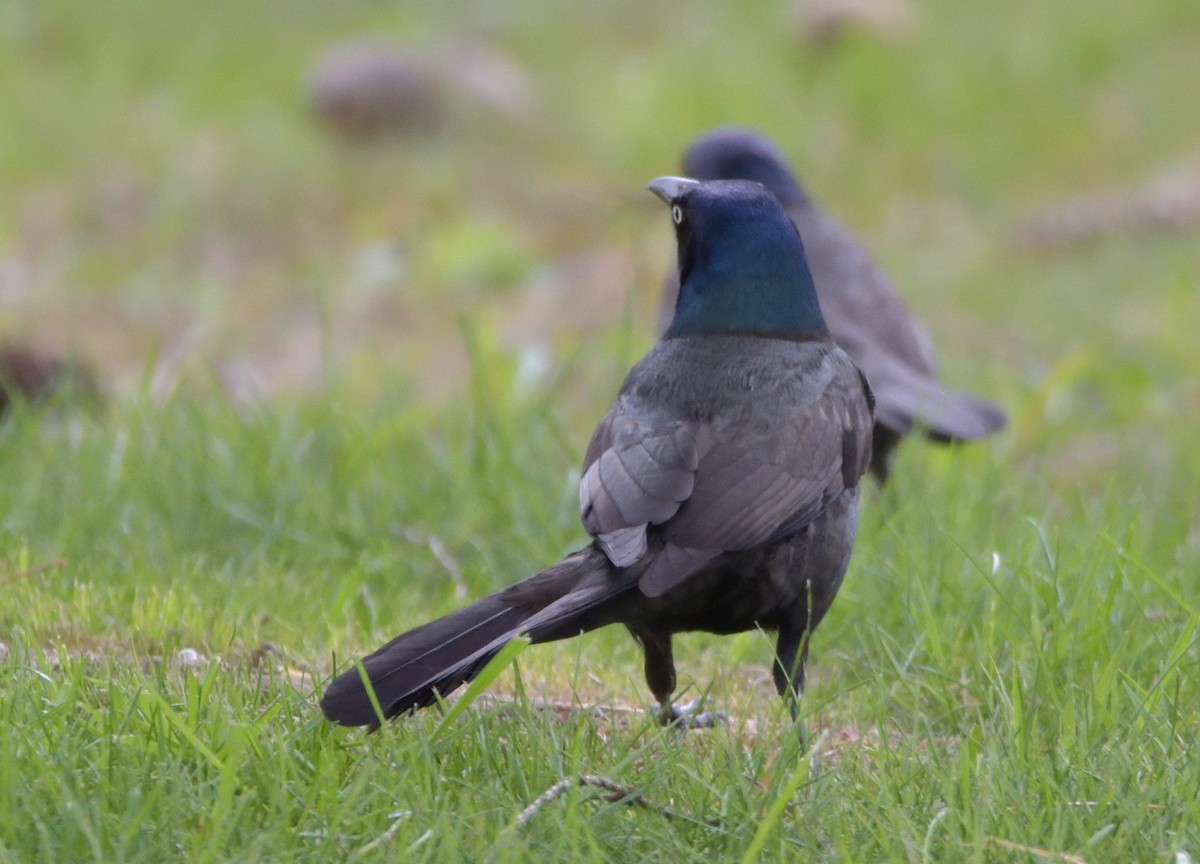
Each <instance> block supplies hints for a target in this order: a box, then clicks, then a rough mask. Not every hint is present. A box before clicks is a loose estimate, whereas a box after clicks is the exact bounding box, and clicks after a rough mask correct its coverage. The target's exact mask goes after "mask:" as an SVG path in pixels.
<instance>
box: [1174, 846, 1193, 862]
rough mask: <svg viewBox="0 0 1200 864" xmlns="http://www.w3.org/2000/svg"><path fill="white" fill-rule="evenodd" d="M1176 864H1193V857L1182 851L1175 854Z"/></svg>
mask: <svg viewBox="0 0 1200 864" xmlns="http://www.w3.org/2000/svg"><path fill="white" fill-rule="evenodd" d="M1175 864H1192V856H1191V855H1189V854H1188V853H1186V852H1184V851H1183V850H1182V849H1179V850H1176V852H1175Z"/></svg>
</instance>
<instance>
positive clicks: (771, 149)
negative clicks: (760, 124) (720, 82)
mask: <svg viewBox="0 0 1200 864" xmlns="http://www.w3.org/2000/svg"><path fill="white" fill-rule="evenodd" d="M683 173H684V174H685V175H686V176H688V177H694V178H696V179H697V180H753V181H755V182H756V183H761V184H762V185H764V186H766V187H767V189H768V191H770V192H771V194H772V195H774V196H775V197H776V198H778V199H779V203H781V204H782V205H783V206H784V207H798V206H800V205H802V204H806V203H808V195H807V194H805V192H804V189H803V188H801V186H800V183H799V182H798V181H797V180H796V178H795V177H794V176H793V175H792V172H791V171H790V170H789V169H788V166H787V160H786V159H785V158H784V156H783V153H781V152H780V151H779V148H778V147H776V146H775V145H774V144H772V143H771V142H770V141H768V140H767V139H766V138H765V137H764V136H762V135H760V134H758V133H757V132H755V131H753V130H751V129H742V128H738V127H734V126H725V127H720V128H717V129H713V130H711V131H709V132H705V133H704V134H703V135H701V136H700V137H698V138H696V139H695V140H694V141H692V143H691V144H690V145H689V146H688V149H687V150H686V151H684V154H683Z"/></svg>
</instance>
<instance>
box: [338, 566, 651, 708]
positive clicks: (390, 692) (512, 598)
mask: <svg viewBox="0 0 1200 864" xmlns="http://www.w3.org/2000/svg"><path fill="white" fill-rule="evenodd" d="M636 584H637V575H636V574H626V573H624V571H618V570H616V568H614V567H613V566H612V564H611V563H609V561H608V558H607V557H606V556H605V554H604V553H603V552H602V551H600V550H599V549H598V548H596V547H595V546H589V547H587V548H585V549H581V550H579V551H578V552H575V553H574V554H572V555H569V556H567V557H566V558H564V559H563V560H562V561H560V562H559V563H557V564H555V565H554V566H553V567H550V568H548V569H546V570H543V571H542V572H540V573H537V574H535V575H533V576H530V577H529V578H528V579H524V580H522V581H520V582H518V583H517V584H515V585H512V586H510V587H508V588H506V589H504V590H503V591H501V592H499V593H498V594H493V595H492V596H491V597H485V598H484V599H482V600H478V601H476V602H474V603H472V604H471V605H469V606H466V607H464V608H462V609H459V610H458V611H457V612H451V613H450V614H449V615H446V616H445V617H443V618H438V619H437V620H436V621H431V622H429V623H428V624H424V625H422V626H420V627H417V628H416V629H415V630H409V631H408V632H407V633H402V634H401V635H399V636H397V637H396V638H395V639H393V640H392V641H391V642H388V643H387V644H386V645H384V646H383V647H382V648H380V649H379V650H377V651H376V652H375V653H373V654H371V655H370V656H369V657H365V658H363V661H362V669H361V670H360V669H359V667H358V665H357V664H356V665H355V666H354V667H352V668H350V669H347V670H346V671H345V672H343V673H342V674H341V675H339V676H338V677H337V678H335V679H334V680H333V682H332V683H331V684H330V685H329V687H327V688H326V690H325V695H324V696H323V697H322V698H321V710H322V711H324V712H325V716H326V717H328V718H329V719H330V720H332V721H333V722H334V723H338V724H340V725H342V726H378V725H379V723H380V721H381V719H383V718H388V717H395V716H396V715H398V714H403V713H404V712H405V711H408V710H411V709H415V708H424V707H426V706H428V705H431V704H433V703H434V702H436V701H437V698H438V696H439V695H440V696H445V695H447V694H449V693H450V692H451V691H453V690H454V689H455V688H456V687H459V686H461V685H462V684H465V683H466V682H468V681H470V680H471V679H472V678H474V677H475V676H476V675H478V674H479V673H480V671H481V670H482V669H483V667H484V666H486V665H487V662H488V661H489V660H491V659H492V657H494V656H495V655H496V654H497V653H498V652H499V651H500V649H501V648H503V647H504V646H505V644H507V643H508V641H509V640H510V639H512V638H513V637H514V636H517V635H518V634H524V635H526V636H528V637H529V638H530V639H531V640H532V641H534V642H549V641H551V640H554V639H563V638H566V637H568V636H574V635H576V634H578V633H581V632H583V631H584V630H591V629H593V628H595V627H598V626H600V625H601V624H604V623H608V622H607V620H603V619H602V616H598V615H597V607H598V606H600V605H601V604H603V603H604V601H606V600H609V599H611V598H612V597H614V596H616V595H618V594H620V593H622V592H623V591H625V590H628V589H629V588H630V587H631V586H633V585H636ZM363 672H365V673H366V677H367V679H368V680H369V681H370V683H371V690H372V691H373V692H374V694H375V698H376V700H377V701H378V703H379V710H380V711H381V712H382V718H381V717H380V713H379V711H376V708H375V706H374V705H373V704H372V701H371V698H370V696H369V695H368V693H367V688H366V687H365V686H364V683H363Z"/></svg>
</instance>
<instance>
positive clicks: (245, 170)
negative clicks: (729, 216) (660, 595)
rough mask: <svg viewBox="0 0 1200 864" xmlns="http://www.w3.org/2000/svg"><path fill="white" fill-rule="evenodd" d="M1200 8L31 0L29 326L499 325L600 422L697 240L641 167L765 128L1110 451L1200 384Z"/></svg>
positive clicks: (908, 288) (25, 9)
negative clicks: (706, 138)
mask: <svg viewBox="0 0 1200 864" xmlns="http://www.w3.org/2000/svg"><path fill="white" fill-rule="evenodd" d="M1198 35H1200V6H1198V5H1197V4H1195V3H1194V2H1191V0H1156V2H1143V3H1137V4H1131V3H1127V2H1120V0H1064V2H1058V3H1052V4H1050V3H1041V2H1027V0H1018V2H1015V3H1011V4H1003V5H1000V6H998V5H996V4H991V3H977V2H967V3H963V2H957V0H782V2H769V3H758V4H744V3H730V2H715V0H708V2H698V3H692V4H688V5H687V6H686V7H682V6H679V5H677V4H665V3H647V2H644V0H640V2H636V3H634V2H612V3H605V4H595V3H571V2H568V3H545V2H532V0H489V2H464V3H456V4H446V3H441V2H436V3H435V2H421V0H417V2H409V3H403V4H398V3H390V4H383V3H370V2H361V0H356V2H347V3H338V4H331V3H315V2H305V0H290V2H281V0H267V2H262V3H253V4H247V3H242V2H230V0H212V2H209V3H204V4H194V3H184V2H179V0H161V2H157V3H153V4H146V3H141V2H131V0H110V2H107V3H103V4H78V3H74V2H66V0H36V2H33V0H7V2H5V3H3V4H0V118H2V119H0V343H2V344H4V345H9V346H28V348H29V349H30V350H31V351H34V352H37V353H40V354H41V355H50V356H65V357H77V358H81V359H82V360H83V361H84V362H86V363H87V364H89V365H90V366H91V368H92V369H93V370H94V372H95V375H96V377H97V378H98V379H99V380H100V382H101V386H102V387H103V388H104V389H105V390H106V391H108V392H110V393H112V394H115V395H116V396H117V398H120V397H121V396H122V395H124V394H131V393H135V392H138V391H139V389H140V388H142V387H147V388H149V389H150V390H151V391H152V392H156V393H167V392H171V391H172V390H174V389H176V388H178V387H179V386H195V387H198V388H202V387H209V386H213V385H215V386H216V387H218V388H219V389H221V390H223V391H225V392H227V393H229V394H230V395H231V396H232V397H233V398H235V399H239V400H240V399H254V398H260V397H278V396H280V395H283V394H303V393H310V392H314V391H319V390H320V389H321V388H322V387H324V386H326V385H327V384H328V382H329V381H330V380H331V379H332V378H333V377H336V378H337V380H338V381H339V384H340V385H341V386H344V387H346V388H348V390H349V392H352V393H361V394H362V396H363V398H364V399H370V398H371V396H372V394H373V393H374V392H375V389H376V388H377V387H378V385H379V382H380V380H382V379H388V378H396V377H399V378H401V379H403V380H406V381H410V382H412V385H413V387H414V391H415V393H416V394H417V396H419V397H425V398H430V399H435V400H436V399H445V398H447V397H452V396H454V395H455V394H457V393H459V392H460V391H461V389H462V387H463V384H464V381H465V378H466V375H467V370H468V361H467V352H466V349H465V348H464V339H463V338H462V333H463V328H464V327H467V328H469V330H470V332H471V333H472V334H474V336H473V337H472V338H478V339H479V340H481V341H482V342H483V343H485V344H487V345H490V346H493V347H494V348H495V350H496V351H497V352H498V353H499V355H501V356H504V357H507V358H509V359H510V360H511V362H512V364H514V367H515V369H516V370H517V371H516V373H515V374H516V375H517V378H518V379H519V380H521V381H528V382H533V383H536V382H537V381H538V380H541V379H543V378H545V377H547V376H554V375H557V374H559V373H560V371H561V370H562V368H563V366H564V363H566V360H565V359H564V358H574V359H573V360H572V361H571V362H570V364H569V367H570V368H569V369H568V371H567V373H566V374H568V375H574V376H575V377H578V378H579V379H580V380H579V381H578V382H576V383H577V385H578V386H575V385H572V386H570V387H567V388H565V390H564V391H563V392H564V393H565V397H564V398H568V399H569V398H571V396H572V394H578V397H579V402H580V404H581V405H585V406H589V407H588V408H587V415H588V416H594V414H595V410H596V406H599V405H602V404H603V403H604V402H606V401H607V399H608V398H609V394H611V392H612V388H613V387H614V386H615V382H616V380H618V378H619V375H620V373H621V372H622V371H623V370H624V369H625V368H626V367H627V366H628V364H629V362H631V361H632V360H633V359H634V358H635V357H636V356H637V354H638V353H640V351H641V350H643V349H644V348H645V347H646V346H647V345H648V344H649V343H650V342H651V341H652V338H653V337H652V326H653V318H654V306H655V303H656V300H657V294H658V290H659V285H660V279H661V274H662V272H663V271H664V269H665V268H666V267H667V265H668V262H669V261H670V258H671V256H672V255H673V241H672V237H671V232H670V228H669V225H668V222H667V219H666V216H665V214H664V213H663V212H662V210H661V207H660V206H659V204H658V202H656V201H655V200H654V199H653V198H652V196H650V195H649V194H647V193H645V192H644V191H643V187H644V185H645V183H646V182H647V181H648V180H649V179H650V178H652V177H654V176H657V175H661V174H665V173H672V172H675V171H677V170H678V162H679V156H680V153H681V151H682V149H683V147H684V146H685V145H686V143H687V142H688V141H689V140H690V139H691V138H692V137H693V136H694V135H696V134H697V133H699V132H701V131H703V130H705V129H706V128H708V127H710V126H712V125H716V124H724V123H738V124H745V125H750V126H754V127H757V128H758V129H760V130H761V131H763V132H764V133H766V134H767V135H768V136H770V137H771V138H773V139H774V140H775V141H776V142H778V143H779V144H780V146H781V147H782V148H783V149H784V151H785V152H786V153H787V154H788V156H789V158H790V159H791V161H792V164H793V166H794V167H795V168H796V170H797V171H798V173H799V174H800V176H801V178H802V180H803V181H804V182H806V184H807V185H808V187H809V189H810V191H811V193H812V194H813V196H814V197H815V198H816V199H817V201H818V202H819V203H820V204H822V205H823V206H824V207H825V208H826V209H827V210H828V211H829V212H830V213H832V214H833V215H834V216H835V218H837V219H839V220H840V221H842V222H843V223H844V224H846V225H847V227H849V228H851V229H852V230H853V231H855V232H856V233H858V234H859V236H860V237H861V238H862V239H863V240H864V242H865V244H866V245H867V247H868V248H869V249H870V250H871V251H872V252H873V254H874V255H875V256H876V257H877V258H878V260H879V261H880V263H881V264H882V265H883V267H884V269H885V270H886V271H887V272H888V273H889V274H890V275H891V276H892V278H893V279H894V281H895V283H896V285H897V286H898V288H899V290H900V292H901V294H902V295H903V296H904V297H905V298H906V300H907V301H908V303H909V304H910V306H911V307H912V308H913V309H914V311H915V312H916V313H917V315H918V317H920V318H921V319H922V320H924V322H925V323H926V324H927V326H928V327H929V329H930V331H931V333H932V336H933V339H934V342H935V344H936V346H937V348H938V351H939V354H940V358H941V364H942V374H943V377H944V378H945V379H946V380H947V381H948V383H950V384H951V385H953V386H957V387H960V388H964V389H971V390H973V391H975V392H978V393H981V394H987V395H990V396H992V397H994V398H997V399H998V400H999V401H1001V402H1004V403H1005V404H1007V405H1008V407H1009V408H1010V410H1011V412H1012V414H1013V431H1012V434H1011V436H1010V437H1009V438H1008V439H1007V440H1008V444H1007V445H1004V446H1011V447H1013V448H1015V451H1016V456H1017V458H1018V459H1020V458H1022V456H1023V454H1024V455H1026V456H1028V458H1030V459H1033V458H1035V454H1037V453H1042V452H1045V451H1046V447H1047V444H1048V438H1047V436H1049V438H1050V439H1053V438H1056V437H1057V438H1060V439H1061V440H1064V441H1065V440H1069V439H1070V438H1072V437H1073V434H1074V430H1075V429H1078V426H1079V423H1080V422H1084V423H1086V424H1088V425H1089V427H1093V428H1094V429H1096V430H1118V429H1121V428H1124V429H1126V431H1128V432H1130V433H1131V434H1130V436H1129V437H1128V439H1126V438H1125V437H1124V436H1117V437H1113V435H1111V434H1108V433H1103V434H1096V435H1094V436H1092V437H1091V438H1090V439H1089V442H1090V443H1088V444H1087V445H1086V446H1081V447H1070V448H1064V449H1062V450H1061V451H1060V452H1057V453H1055V454H1054V457H1053V458H1054V460H1055V461H1054V464H1053V465H1052V466H1051V467H1052V468H1054V469H1055V470H1057V471H1059V472H1061V473H1062V474H1064V475H1065V476H1070V477H1071V478H1072V479H1079V478H1080V477H1084V478H1086V477H1087V476H1088V475H1091V476H1094V477H1096V478H1099V477H1103V476H1104V475H1105V473H1106V472H1107V471H1108V470H1109V469H1110V468H1111V467H1112V466H1113V465H1114V464H1115V463H1117V462H1119V461H1120V459H1121V455H1122V451H1123V448H1124V447H1125V446H1126V445H1127V442H1128V445H1129V446H1140V443H1141V439H1140V436H1139V434H1138V430H1139V429H1140V428H1141V427H1142V426H1144V425H1150V426H1153V425H1156V424H1158V423H1160V422H1166V421H1170V420H1172V419H1174V418H1175V417H1177V416H1178V415H1179V413H1180V412H1181V411H1192V412H1194V411H1195V409H1196V408H1197V407H1200V393H1198V389H1197V383H1196V381H1195V378H1194V376H1193V375H1192V374H1191V372H1189V368H1188V364H1189V363H1192V362H1193V361H1192V357H1193V355H1194V353H1195V332H1196V329H1197V325H1198V324H1200V311H1198V301H1197V291H1196V287H1197V280H1198V277H1200V253H1198V251H1197V243H1196V241H1197V238H1198V236H1200V233H1198V232H1200V229H1198V227H1197V226H1198V225H1200V221H1198V217H1200V102H1197V99H1196V94H1195V82H1196V81H1200V51H1197V50H1196V45H1197V36H1198ZM589 352H595V354H594V355H593V354H590V353H589ZM597 356H598V357H599V358H600V359H597ZM581 358H583V359H581ZM598 365H599V366H601V367H602V368H603V374H602V375H597V374H594V373H591V372H589V371H588V370H589V369H593V368H595V367H596V366H598ZM1191 369H1192V370H1194V365H1193V366H1192V367H1191ZM1192 416H1194V414H1193V415H1192ZM1059 420H1061V421H1062V428H1061V430H1060V434H1056V433H1055V432H1054V429H1055V428H1056V427H1055V424H1056V421H1059ZM585 425H586V424H585ZM588 428H590V427H588ZM581 434H582V433H581ZM1161 468H1162V470H1164V471H1165V470H1168V469H1169V466H1167V465H1163V466H1161ZM1141 470H1142V469H1141V468H1139V471H1141Z"/></svg>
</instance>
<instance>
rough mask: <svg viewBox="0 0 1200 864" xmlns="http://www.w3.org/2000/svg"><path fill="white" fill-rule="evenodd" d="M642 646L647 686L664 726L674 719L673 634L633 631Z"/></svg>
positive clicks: (656, 631) (654, 631) (655, 631)
mask: <svg viewBox="0 0 1200 864" xmlns="http://www.w3.org/2000/svg"><path fill="white" fill-rule="evenodd" d="M630 629H631V632H632V633H633V636H634V638H635V639H637V640H638V642H639V643H640V644H641V646H642V654H643V656H644V658H645V667H644V668H645V670H646V684H648V685H649V686H650V692H651V693H652V694H653V695H654V698H655V700H656V701H657V702H658V704H659V708H660V713H659V722H661V723H662V724H663V725H664V726H665V725H667V724H668V723H670V722H671V721H672V720H673V719H674V718H673V717H672V716H671V713H672V712H673V710H674V708H673V706H672V705H671V694H672V693H674V692H675V655H674V653H673V652H672V651H671V634H670V633H663V632H661V631H659V630H640V629H639V630H633V629H632V628H630Z"/></svg>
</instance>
